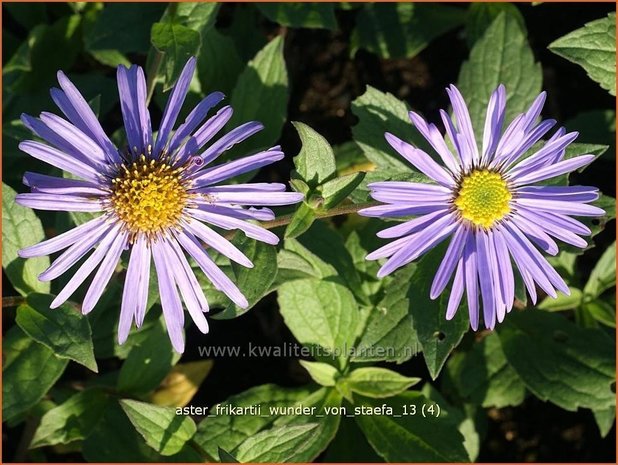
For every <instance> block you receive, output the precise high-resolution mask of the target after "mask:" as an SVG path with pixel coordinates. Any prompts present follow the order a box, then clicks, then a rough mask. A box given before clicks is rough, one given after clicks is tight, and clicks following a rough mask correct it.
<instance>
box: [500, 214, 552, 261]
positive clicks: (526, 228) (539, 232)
mask: <svg viewBox="0 0 618 465" xmlns="http://www.w3.org/2000/svg"><path fill="white" fill-rule="evenodd" d="M511 221H512V222H513V223H515V224H516V225H517V227H518V228H519V229H521V230H522V231H523V233H524V234H526V235H527V236H528V237H530V238H531V239H532V240H533V241H534V243H535V244H536V245H538V246H539V247H540V248H541V250H543V251H545V252H547V253H548V254H550V255H556V254H557V253H558V250H559V249H558V244H556V242H555V241H554V240H553V239H552V238H551V237H549V235H548V234H547V233H546V232H545V231H543V229H542V228H540V227H539V226H537V225H536V224H535V223H534V222H532V221H528V219H526V218H525V217H524V216H522V215H519V214H515V215H513V217H512V218H511Z"/></svg>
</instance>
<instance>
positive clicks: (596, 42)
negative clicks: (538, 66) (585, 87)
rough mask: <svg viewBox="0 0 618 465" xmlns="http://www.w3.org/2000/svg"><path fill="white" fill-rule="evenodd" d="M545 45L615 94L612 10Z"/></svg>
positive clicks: (614, 46) (614, 31)
mask: <svg viewBox="0 0 618 465" xmlns="http://www.w3.org/2000/svg"><path fill="white" fill-rule="evenodd" d="M548 48H549V49H550V50H551V51H552V52H554V53H555V54H556V55H560V56H561V57H563V58H566V59H567V60H569V61H571V62H573V63H576V64H578V65H580V66H581V67H582V68H584V69H585V70H586V72H587V73H588V76H590V79H592V80H593V81H596V82H598V83H599V84H600V85H601V87H602V88H603V89H605V90H607V91H608V92H609V93H610V94H612V95H616V13H610V14H609V15H608V16H607V18H603V19H597V20H596V21H592V22H590V23H587V24H585V25H584V27H582V28H580V29H576V30H575V31H573V32H570V33H569V34H567V35H565V36H563V37H561V38H559V39H558V40H555V41H554V42H552V43H551V44H549V46H548Z"/></svg>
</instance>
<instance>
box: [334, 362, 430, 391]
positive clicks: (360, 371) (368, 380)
mask: <svg viewBox="0 0 618 465" xmlns="http://www.w3.org/2000/svg"><path fill="white" fill-rule="evenodd" d="M420 380H421V379H420V378H409V377H407V376H403V375H400V374H399V373H397V372H395V371H392V370H389V369H387V368H380V367H364V368H357V369H355V370H353V371H352V372H351V373H350V374H349V375H347V376H346V378H345V381H346V383H347V385H348V387H349V388H350V390H351V391H353V392H356V393H358V394H361V395H363V396H367V397H375V398H382V397H392V396H396V395H397V394H401V393H402V392H403V391H405V390H407V389H408V388H409V387H410V386H414V385H415V384H416V383H418V382H419V381H420Z"/></svg>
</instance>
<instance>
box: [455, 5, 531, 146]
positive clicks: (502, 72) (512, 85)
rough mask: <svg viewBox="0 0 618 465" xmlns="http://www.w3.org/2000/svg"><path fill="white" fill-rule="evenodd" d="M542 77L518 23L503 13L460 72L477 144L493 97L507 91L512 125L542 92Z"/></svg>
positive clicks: (474, 49)
mask: <svg viewBox="0 0 618 465" xmlns="http://www.w3.org/2000/svg"><path fill="white" fill-rule="evenodd" d="M542 77H543V76H542V72H541V66H540V64H538V63H535V62H534V55H533V54H532V50H531V49H530V47H529V45H528V42H527V40H526V33H525V31H524V30H522V28H521V26H520V24H519V22H518V20H517V19H516V18H515V17H514V16H512V15H507V14H505V13H500V14H499V15H498V17H497V18H496V19H495V20H494V21H493V22H492V23H491V25H490V26H489V27H488V28H487V30H486V31H485V33H484V34H483V36H482V37H481V38H480V39H479V40H477V41H476V43H475V44H474V47H473V48H472V50H471V51H470V58H469V59H468V61H466V62H465V63H464V64H463V65H462V66H461V70H460V72H459V79H458V87H459V90H460V91H461V93H462V94H463V96H464V98H465V99H466V102H467V104H468V108H469V110H470V118H471V119H472V126H473V128H474V129H475V131H476V138H477V142H479V141H481V138H482V135H483V131H482V129H483V127H484V124H485V112H486V108H487V104H488V102H489V97H490V95H491V93H492V92H493V91H494V90H495V89H496V88H497V87H498V85H499V84H504V86H505V87H506V92H507V99H506V113H505V121H507V123H508V122H510V121H511V120H512V119H513V118H514V117H515V116H517V115H518V114H520V113H523V112H524V111H525V110H527V108H528V107H529V106H530V104H531V103H532V101H533V100H534V99H535V98H536V97H537V95H538V94H539V93H540V92H541V81H542Z"/></svg>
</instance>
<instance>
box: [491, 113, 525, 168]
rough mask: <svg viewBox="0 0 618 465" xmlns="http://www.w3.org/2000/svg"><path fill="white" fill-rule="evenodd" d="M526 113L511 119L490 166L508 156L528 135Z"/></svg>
mask: <svg viewBox="0 0 618 465" xmlns="http://www.w3.org/2000/svg"><path fill="white" fill-rule="evenodd" d="M523 119H524V114H523V113H522V114H520V115H518V116H517V117H516V118H514V119H513V121H511V124H509V125H508V126H507V128H506V130H505V131H504V134H502V137H501V138H500V141H499V142H498V146H497V147H496V153H495V155H494V157H493V159H492V162H491V164H490V166H495V165H497V164H498V163H499V162H500V161H501V160H502V159H503V158H504V157H506V156H508V155H509V154H511V153H512V152H513V150H514V149H515V148H516V147H518V146H519V145H521V142H522V140H523V138H524V136H525V135H526V134H525V132H524V130H523V125H524V123H523Z"/></svg>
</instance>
